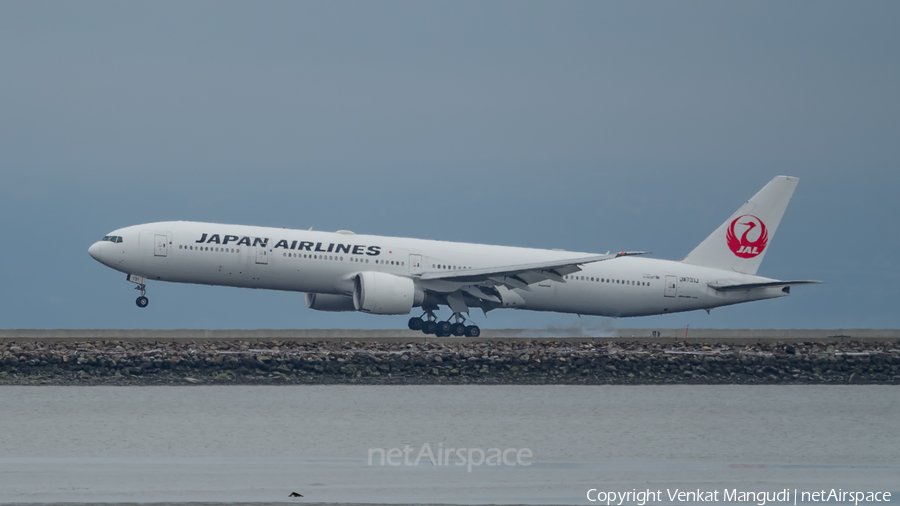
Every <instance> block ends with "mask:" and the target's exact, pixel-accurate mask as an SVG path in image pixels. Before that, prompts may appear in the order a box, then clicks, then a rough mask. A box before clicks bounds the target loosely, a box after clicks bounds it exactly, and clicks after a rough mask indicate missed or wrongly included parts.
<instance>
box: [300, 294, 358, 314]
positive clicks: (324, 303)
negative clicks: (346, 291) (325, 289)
mask: <svg viewBox="0 0 900 506" xmlns="http://www.w3.org/2000/svg"><path fill="white" fill-rule="evenodd" d="M303 298H304V299H306V307H308V308H310V309H315V310H316V311H334V312H337V311H356V307H354V305H353V297H351V296H349V295H332V294H329V293H307V294H306V295H304V297H303Z"/></svg>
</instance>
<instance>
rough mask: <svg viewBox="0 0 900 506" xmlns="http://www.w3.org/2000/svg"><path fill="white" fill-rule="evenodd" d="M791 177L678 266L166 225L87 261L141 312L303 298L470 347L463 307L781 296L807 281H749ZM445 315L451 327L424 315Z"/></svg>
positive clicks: (613, 307) (621, 312)
mask: <svg viewBox="0 0 900 506" xmlns="http://www.w3.org/2000/svg"><path fill="white" fill-rule="evenodd" d="M798 181H799V179H798V178H795V177H788V176H778V177H775V178H774V179H772V180H771V181H770V182H769V183H768V184H767V185H766V186H765V187H763V188H762V189H761V190H760V191H759V192H758V193H757V194H756V195H754V196H753V197H752V198H751V199H750V200H749V201H748V202H747V203H746V204H744V205H743V206H742V207H741V208H740V209H738V210H737V211H736V212H735V213H734V214H733V215H732V216H731V217H730V218H728V219H727V220H725V222H724V223H722V225H721V226H719V228H717V229H716V230H715V231H714V232H713V233H712V234H710V235H709V237H707V238H706V239H705V240H704V241H703V242H701V243H700V244H699V245H698V246H697V247H696V248H694V250H693V251H691V252H690V253H688V255H687V256H686V257H684V258H683V259H682V260H678V261H673V260H661V259H655V258H650V257H645V256H643V255H645V254H646V253H647V252H642V251H623V252H618V253H605V254H591V253H580V252H571V251H564V250H557V249H532V248H519V247H509V246H491V245H483V244H467V243H458V242H446V241H436V240H424V239H414V238H401V237H383V236H375V235H361V234H359V235H358V234H355V233H353V232H350V231H348V230H338V231H337V232H320V231H313V230H312V229H310V230H293V229H281V228H271V227H254V226H245V225H225V224H217V223H199V222H189V221H170V222H158V223H147V224H144V225H134V226H130V227H125V228H121V229H119V230H115V231H113V232H110V233H109V234H108V235H106V236H105V237H104V238H103V239H102V240H100V241H97V242H96V243H94V244H93V245H91V246H90V248H89V249H88V252H89V254H90V255H91V257H93V258H94V259H95V260H97V261H98V262H100V263H102V264H104V265H106V266H108V267H111V268H112V269H115V270H117V271H120V272H123V273H125V274H126V279H127V280H128V281H130V282H132V283H135V284H137V286H136V287H135V289H137V290H140V293H141V295H140V296H139V297H138V298H137V300H136V303H137V306H138V307H140V308H146V307H147V305H148V304H149V299H148V298H147V296H146V287H147V282H148V281H149V280H156V281H169V282H174V283H195V284H203V285H216V286H233V287H242V288H258V289H268V290H283V291H291V292H304V293H305V302H306V305H307V307H309V308H310V309H314V310H318V311H361V312H364V313H369V314H379V315H407V314H409V313H411V312H412V310H413V308H420V309H421V311H422V314H421V315H420V316H414V317H412V318H410V319H409V323H408V327H409V328H410V329H411V330H421V331H422V332H423V333H425V334H433V335H435V336H439V337H447V336H450V335H453V336H468V337H477V336H479V335H480V333H481V329H480V328H479V327H478V326H477V325H474V324H472V322H471V320H470V319H469V318H468V315H469V313H470V309H471V308H479V309H482V310H483V311H484V313H485V315H486V314H487V312H488V311H492V310H494V309H501V308H507V309H523V310H531V311H553V312H560V313H574V314H578V315H598V316H606V317H634V316H648V315H660V314H669V313H676V312H682V311H694V310H707V311H709V310H710V309H712V308H716V307H720V306H727V305H731V304H739V303H742V302H750V301H756V300H762V299H771V298H776V297H784V296H786V295H789V294H790V291H791V287H792V286H796V285H805V284H810V283H818V282H819V281H810V280H800V281H781V280H777V279H771V278H766V277H762V276H757V275H756V271H757V270H758V268H759V266H760V263H761V262H762V259H763V257H764V256H765V254H766V251H767V250H768V246H769V244H770V243H771V241H772V238H773V237H774V235H775V231H776V229H777V228H778V224H779V223H780V221H781V218H782V216H783V215H784V211H785V209H786V208H787V205H788V202H789V201H790V199H791V196H792V195H793V193H794V189H795V188H796V186H797V183H798ZM441 306H447V307H449V309H450V311H451V313H452V314H451V316H450V317H449V318H448V319H446V320H441V319H439V318H438V317H437V315H436V314H435V313H436V311H439V310H440V308H441Z"/></svg>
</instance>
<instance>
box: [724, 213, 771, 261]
mask: <svg viewBox="0 0 900 506" xmlns="http://www.w3.org/2000/svg"><path fill="white" fill-rule="evenodd" d="M736 226H744V227H747V228H746V229H744V230H743V234H741V237H740V239H738V236H737V232H735V227H736ZM751 234H752V237H754V238H755V239H751V238H750V237H748V236H751ZM725 240H726V241H727V242H728V249H730V250H731V251H732V253H734V254H735V255H737V256H738V257H740V258H753V257H755V256H757V255H759V254H760V253H762V252H763V251H764V250H765V249H766V244H768V243H769V231H768V230H766V224H765V223H763V222H762V220H761V219H759V218H757V217H756V216H753V215H752V214H745V215H743V216H738V217H737V218H735V219H734V221H732V222H731V226H729V227H728V232H727V233H726V234H725Z"/></svg>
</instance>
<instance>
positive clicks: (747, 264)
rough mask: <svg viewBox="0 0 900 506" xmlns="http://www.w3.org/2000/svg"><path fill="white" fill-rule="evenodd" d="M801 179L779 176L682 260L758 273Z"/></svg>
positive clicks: (688, 262)
mask: <svg viewBox="0 0 900 506" xmlns="http://www.w3.org/2000/svg"><path fill="white" fill-rule="evenodd" d="M799 181H800V179H798V178H796V177H789V176H777V177H776V178H775V179H773V180H771V181H769V184H767V185H766V186H764V187H763V189H762V190H760V191H759V193H757V194H756V195H754V196H753V198H751V199H750V200H749V201H747V203H746V204H744V205H743V206H742V207H741V208H740V209H738V210H737V212H735V213H734V214H733V215H731V217H730V218H728V219H727V220H725V223H723V224H722V225H721V226H719V228H717V229H716V231H715V232H713V233H712V234H710V236H709V237H707V238H706V240H704V241H703V242H701V243H700V245H699V246H697V247H696V248H694V250H693V251H691V252H690V253H688V255H687V256H686V257H684V260H682V262H684V263H686V264H692V265H702V266H704V267H714V268H716V269H725V270H731V271H735V272H742V273H745V274H756V271H757V270H758V269H759V264H760V263H762V259H763V257H764V256H765V255H766V249H767V247H768V245H769V244H770V243H771V242H772V238H773V237H774V236H775V230H776V229H777V228H778V224H779V223H780V222H781V217H782V216H784V210H785V209H787V205H788V202H789V201H790V200H791V196H792V195H793V194H794V188H796V187H797V183H798V182H799Z"/></svg>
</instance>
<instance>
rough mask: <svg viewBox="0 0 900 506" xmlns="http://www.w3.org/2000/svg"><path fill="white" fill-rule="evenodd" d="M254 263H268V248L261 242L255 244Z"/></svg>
mask: <svg viewBox="0 0 900 506" xmlns="http://www.w3.org/2000/svg"><path fill="white" fill-rule="evenodd" d="M256 263H258V264H264V265H265V264H268V263H269V250H267V249H266V247H265V246H263V245H261V244H257V245H256Z"/></svg>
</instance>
